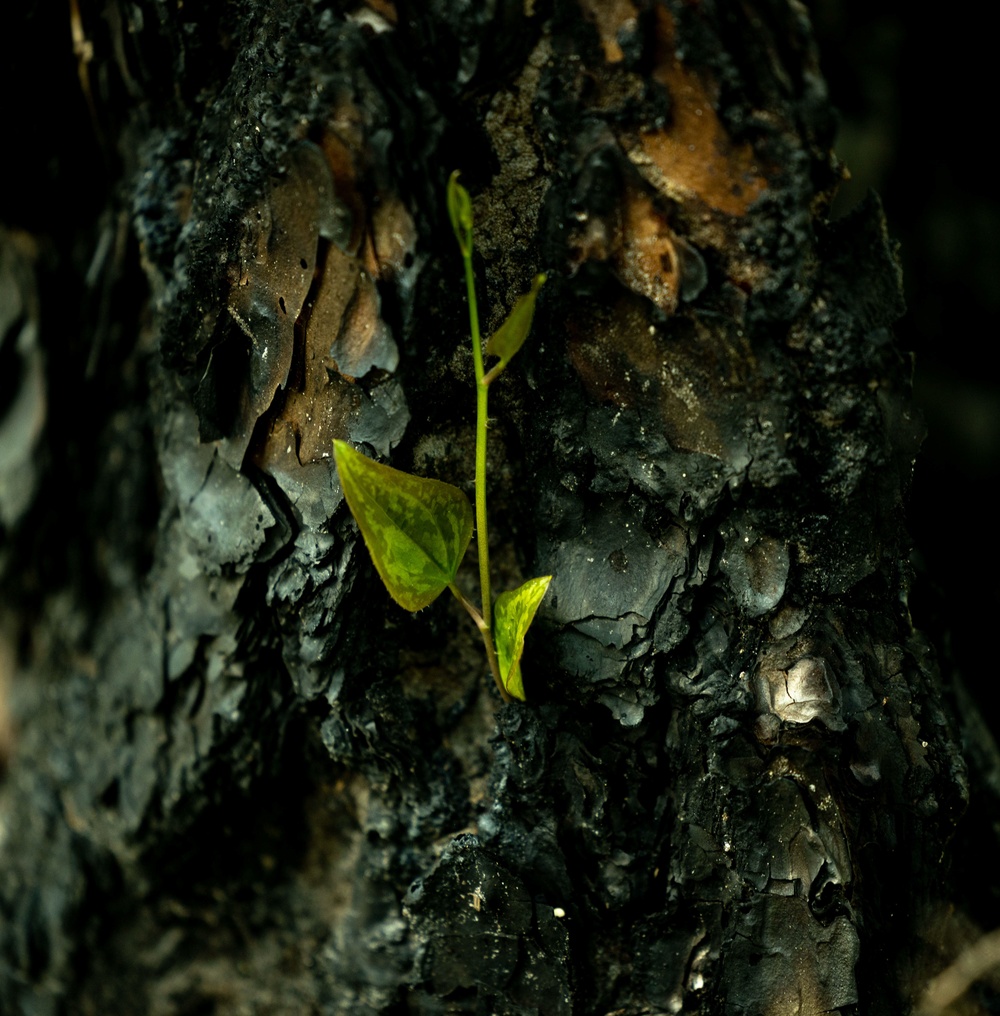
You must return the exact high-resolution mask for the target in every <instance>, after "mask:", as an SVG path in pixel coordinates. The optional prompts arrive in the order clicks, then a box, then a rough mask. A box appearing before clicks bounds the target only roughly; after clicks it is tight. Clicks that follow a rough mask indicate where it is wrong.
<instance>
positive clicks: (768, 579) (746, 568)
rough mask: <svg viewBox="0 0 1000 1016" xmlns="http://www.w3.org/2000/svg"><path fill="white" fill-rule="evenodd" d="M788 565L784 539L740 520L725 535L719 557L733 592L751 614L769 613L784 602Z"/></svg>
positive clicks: (740, 603) (755, 615) (757, 615)
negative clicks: (722, 550) (769, 534)
mask: <svg viewBox="0 0 1000 1016" xmlns="http://www.w3.org/2000/svg"><path fill="white" fill-rule="evenodd" d="M789 565H790V561H789V556H788V548H787V547H786V545H785V544H784V542H782V541H781V540H778V539H776V538H775V537H773V536H768V535H766V534H764V533H759V532H758V531H757V530H756V529H755V528H754V527H753V526H751V525H749V524H748V523H745V522H740V521H737V522H736V524H735V525H734V526H733V528H732V529H731V530H730V531H729V532H728V533H727V534H726V547H725V551H724V552H723V554H722V557H721V558H720V559H719V567H720V568H721V569H722V571H723V573H724V574H725V575H726V577H727V578H728V579H729V585H730V588H731V589H732V591H733V595H734V596H735V597H736V599H737V602H738V603H739V605H740V606H741V607H742V608H743V610H745V611H746V613H747V614H748V615H749V616H750V617H759V616H760V615H761V614H766V613H767V612H768V611H769V610H772V609H773V608H774V607H776V606H777V605H778V604H779V603H780V602H781V598H782V596H784V594H785V583H786V582H787V581H788V570H789Z"/></svg>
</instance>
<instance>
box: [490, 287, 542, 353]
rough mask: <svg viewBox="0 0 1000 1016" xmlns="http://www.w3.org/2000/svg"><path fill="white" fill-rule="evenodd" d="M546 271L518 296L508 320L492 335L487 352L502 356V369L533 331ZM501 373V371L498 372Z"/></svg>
mask: <svg viewBox="0 0 1000 1016" xmlns="http://www.w3.org/2000/svg"><path fill="white" fill-rule="evenodd" d="M545 279H546V276H545V273H544V272H543V273H541V274H539V275H536V276H535V281H534V282H532V284H531V289H530V290H529V291H528V292H527V293H525V294H524V295H523V296H519V297H518V298H517V302H516V303H515V304H514V306H513V308H512V309H511V312H510V313H509V314H508V315H507V320H506V321H504V323H503V324H502V325H501V326H500V327H499V328H498V329H497V330H496V331H495V332H494V333H493V334H492V335H491V336H490V340H489V342H487V343H486V352H487V353H489V354H491V355H492V356H499V357H500V370H503V368H504V367H506V366H507V364H508V363H510V360H511V357H512V356H513V355H514V354H515V353H516V352H517V351H518V350H519V349H520V348H521V346H523V345H524V340H525V339H526V338H527V337H528V332H530V331H531V320H532V318H533V317H534V316H535V300H536V299H537V298H538V291H539V290H540V289H541V288H542V286H543V285H544V283H545ZM498 373H499V372H498Z"/></svg>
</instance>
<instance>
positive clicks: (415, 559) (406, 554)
mask: <svg viewBox="0 0 1000 1016" xmlns="http://www.w3.org/2000/svg"><path fill="white" fill-rule="evenodd" d="M333 453H334V458H335V460H336V463H337V471H338V472H339V474H340V485H341V486H342V487H343V489H344V497H345V498H346V499H347V506H348V507H349V508H350V509H351V513H352V514H353V515H354V519H355V521H356V522H357V524H358V528H359V529H360V530H361V535H362V536H363V537H364V540H365V544H366V545H367V547H368V552H369V553H370V554H371V556H372V561H373V562H374V564H375V567H376V569H378V573H379V575H380V576H381V578H382V581H383V582H384V583H385V587H386V589H388V590H389V595H390V596H391V597H392V598H393V599H394V600H395V601H396V602H397V603H398V604H399V605H400V606H401V607H403V608H404V609H406V610H412V611H416V610H421V609H422V608H424V607H426V606H427V605H428V604H429V603H431V602H433V601H434V600H435V599H437V597H438V596H439V595H440V594H441V593H442V592H443V591H444V590H445V589H446V588H447V587H448V584H449V583H450V582H451V581H453V579H454V578H455V573H456V572H457V571H458V566H459V564H460V563H461V561H462V557H463V556H464V554H465V551H466V548H467V547H468V546H469V542H470V541H471V539H472V506H471V505H470V504H469V499H468V498H467V497H466V496H465V494H463V493H462V491H460V490H459V489H458V487H453V486H452V485H451V484H450V483H442V482H441V481H440V480H428V479H426V478H424V477H421V476H411V475H410V474H409V473H404V472H402V471H401V470H399V469H393V468H392V467H391V466H385V465H383V464H382V463H380V462H374V461H373V460H372V459H370V458H368V457H367V456H366V455H362V454H361V452H358V451H355V450H354V449H353V448H352V447H351V446H350V445H349V444H347V443H346V442H344V441H334V442H333Z"/></svg>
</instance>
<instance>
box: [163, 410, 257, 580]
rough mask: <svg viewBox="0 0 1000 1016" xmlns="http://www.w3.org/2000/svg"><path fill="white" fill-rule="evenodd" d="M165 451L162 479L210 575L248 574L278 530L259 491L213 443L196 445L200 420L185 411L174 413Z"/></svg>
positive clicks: (165, 440)
mask: <svg viewBox="0 0 1000 1016" xmlns="http://www.w3.org/2000/svg"><path fill="white" fill-rule="evenodd" d="M163 446H164V447H163V452H162V454H161V459H160V461H161V463H162V469H163V479H164V482H165V483H166V486H167V489H168V490H169V492H170V494H171V495H172V496H173V498H174V499H175V501H176V503H177V508H178V511H179V512H180V517H181V523H182V526H183V529H184V531H185V533H186V534H187V536H188V537H189V539H190V541H191V544H192V546H193V547H194V548H195V549H196V551H197V554H198V556H199V558H200V560H201V562H202V566H203V567H204V568H205V570H206V571H207V572H208V573H210V574H218V573H219V571H220V570H221V569H222V568H223V567H226V566H231V567H233V568H235V569H236V571H238V572H245V571H247V570H248V569H249V568H250V566H251V565H252V564H253V562H254V561H255V560H256V558H257V554H258V552H259V551H260V549H261V547H263V545H264V542H265V540H266V539H267V531H268V530H269V529H270V528H271V527H272V526H274V525H275V518H274V515H273V514H272V513H271V509H270V508H269V507H268V505H267V504H266V503H265V502H264V499H263V498H262V497H261V495H260V493H259V491H258V490H257V488H256V487H255V486H254V485H253V484H252V483H251V482H250V481H249V480H248V479H247V477H246V476H244V475H243V474H242V473H240V472H237V471H236V470H235V469H234V468H233V467H232V466H231V465H230V464H229V463H228V462H227V461H226V459H225V458H223V457H222V455H221V454H220V453H219V449H218V447H217V445H216V444H215V443H209V444H201V443H200V442H199V441H198V424H197V421H196V419H195V416H194V413H193V412H192V411H191V410H190V409H189V408H187V407H185V406H179V407H177V408H176V409H175V410H174V411H173V412H172V413H171V414H170V417H169V420H168V422H167V425H166V427H165V429H164V435H163Z"/></svg>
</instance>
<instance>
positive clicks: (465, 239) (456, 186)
mask: <svg viewBox="0 0 1000 1016" xmlns="http://www.w3.org/2000/svg"><path fill="white" fill-rule="evenodd" d="M448 218H450V219H451V228H452V229H453V230H454V231H455V239H456V240H458V246H459V247H461V248H462V257H465V258H469V257H472V199H471V198H470V197H469V192H468V191H467V190H466V189H465V188H464V187H463V186H462V185H461V184H460V183H459V182H458V170H457V169H456V170H455V172H454V173H452V174H451V176H450V177H449V178H448Z"/></svg>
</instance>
